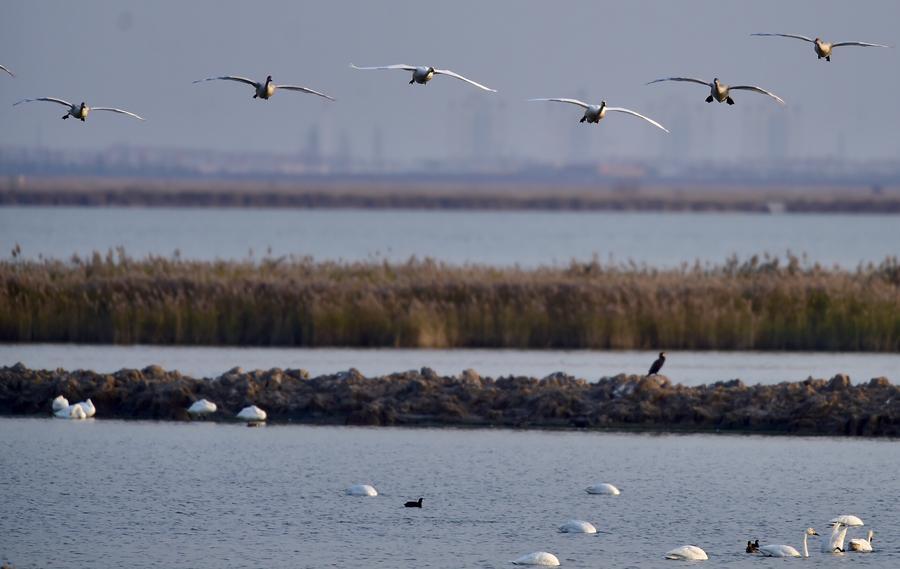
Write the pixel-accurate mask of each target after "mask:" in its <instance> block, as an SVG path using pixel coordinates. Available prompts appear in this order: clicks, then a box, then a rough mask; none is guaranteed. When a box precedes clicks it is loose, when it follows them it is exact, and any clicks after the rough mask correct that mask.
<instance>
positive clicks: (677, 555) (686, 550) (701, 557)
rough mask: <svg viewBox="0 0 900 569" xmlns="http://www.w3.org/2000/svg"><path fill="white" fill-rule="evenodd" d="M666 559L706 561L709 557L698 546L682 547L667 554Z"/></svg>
mask: <svg viewBox="0 0 900 569" xmlns="http://www.w3.org/2000/svg"><path fill="white" fill-rule="evenodd" d="M666 559H675V560H678V561H706V560H707V559H709V556H708V555H707V554H706V552H705V551H703V550H702V549H701V548H699V547H697V546H696V545H682V546H681V547H676V548H675V549H673V550H671V551H669V552H668V553H666Z"/></svg>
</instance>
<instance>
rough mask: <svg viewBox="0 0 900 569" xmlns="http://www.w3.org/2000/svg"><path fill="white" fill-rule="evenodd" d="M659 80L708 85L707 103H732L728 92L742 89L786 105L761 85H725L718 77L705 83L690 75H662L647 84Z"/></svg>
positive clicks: (732, 100)
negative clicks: (714, 101)
mask: <svg viewBox="0 0 900 569" xmlns="http://www.w3.org/2000/svg"><path fill="white" fill-rule="evenodd" d="M661 81H689V82H691V83H699V84H700V85H706V86H707V87H709V97H707V98H706V102H707V103H712V102H713V100H716V101H718V102H720V103H728V104H729V105H733V104H734V99H732V98H731V96H730V95H729V93H730V92H731V91H734V90H736V89H742V90H744V91H755V92H757V93H762V94H763V95H768V96H769V97H772V98H773V99H775V100H776V101H777V102H778V103H779V104H780V105H786V104H787V103H785V102H784V99H782V98H781V97H779V96H778V95H776V94H775V93H772V92H771V91H766V90H765V89H763V88H762V87H757V86H756V85H730V86H729V85H726V84H724V83H720V82H719V78H718V77H716V78H715V79H713V81H712V83H707V82H706V81H704V80H702V79H693V78H691V77H664V78H662V79H655V80H653V81H651V82H649V83H647V85H652V84H653V83H659V82H661Z"/></svg>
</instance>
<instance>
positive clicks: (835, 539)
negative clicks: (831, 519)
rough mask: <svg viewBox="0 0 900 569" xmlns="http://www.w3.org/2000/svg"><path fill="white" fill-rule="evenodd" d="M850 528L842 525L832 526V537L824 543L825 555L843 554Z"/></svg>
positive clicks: (835, 524)
mask: <svg viewBox="0 0 900 569" xmlns="http://www.w3.org/2000/svg"><path fill="white" fill-rule="evenodd" d="M848 529H849V528H848V527H847V526H845V525H843V524H840V523H834V524H832V525H831V536H830V537H829V538H828V541H823V542H822V551H823V552H824V553H843V551H844V539H845V538H846V537H847V530H848Z"/></svg>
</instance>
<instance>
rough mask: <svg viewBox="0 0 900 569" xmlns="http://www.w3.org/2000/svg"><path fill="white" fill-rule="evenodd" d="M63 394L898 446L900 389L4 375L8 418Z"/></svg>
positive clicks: (336, 420) (813, 384) (304, 415)
mask: <svg viewBox="0 0 900 569" xmlns="http://www.w3.org/2000/svg"><path fill="white" fill-rule="evenodd" d="M57 395H63V396H65V397H66V398H68V399H69V400H70V401H81V400H86V399H88V398H90V399H91V400H92V401H93V403H94V405H96V408H97V417H98V418H100V419H104V418H117V419H155V420H176V421H186V420H191V417H190V416H189V415H188V413H187V408H188V407H189V406H190V405H191V404H192V403H193V402H194V401H196V400H198V399H201V398H205V399H208V400H209V401H212V402H214V403H216V405H217V406H218V410H217V411H216V412H215V413H214V414H212V415H211V416H210V417H209V419H208V420H221V421H232V420H235V419H234V416H235V413H237V411H238V410H240V409H241V408H243V407H244V406H247V405H251V404H255V405H258V406H259V407H261V408H262V409H264V410H265V411H266V412H267V413H268V417H269V421H272V422H279V423H288V422H295V423H306V424H330V425H334V424H341V425H371V426H379V425H420V426H424V425H427V426H435V425H440V426H474V427H512V428H547V429H597V430H647V431H666V432H668V431H733V432H760V433H783V434H796V435H841V436H865V437H896V436H900V387H898V386H896V385H893V384H891V383H890V381H889V380H887V379H886V378H883V377H882V378H874V379H872V380H870V381H868V382H865V383H860V384H857V385H854V384H853V383H852V382H851V381H850V378H849V377H848V376H846V375H843V374H839V375H836V376H834V377H833V378H831V379H830V380H825V379H812V378H810V379H807V380H805V381H800V382H783V383H780V384H777V385H753V386H748V385H745V384H744V383H743V382H742V381H740V380H738V379H735V380H731V381H727V382H717V383H714V384H710V385H701V386H697V387H685V386H683V385H676V384H672V383H671V382H670V381H669V380H668V379H667V378H666V377H665V376H652V377H646V376H637V375H624V374H621V375H618V376H615V377H605V378H602V379H600V380H599V381H597V382H588V381H586V380H584V379H578V378H575V377H572V376H569V375H565V374H563V373H556V374H553V375H550V376H547V377H545V378H543V379H537V378H532V377H512V376H509V377H500V378H489V377H481V376H479V374H478V373H477V372H475V371H474V370H466V371H465V372H463V373H461V374H459V375H458V376H440V375H438V374H437V373H435V372H434V371H433V370H431V369H429V368H422V369H421V370H419V371H407V372H401V373H394V374H391V375H386V376H380V377H372V378H367V377H364V376H363V375H362V374H360V373H359V372H358V371H357V370H355V369H351V370H349V371H346V372H341V373H337V374H332V375H322V376H319V377H310V376H309V373H308V372H306V371H305V370H301V369H288V370H281V369H277V368H276V369H271V370H268V371H262V370H257V371H251V372H244V371H243V370H241V369H240V368H234V369H232V370H230V371H228V372H226V373H224V374H222V375H221V376H219V377H216V378H209V379H195V378H191V377H187V376H184V375H182V374H181V373H179V372H177V371H166V370H163V369H162V368H161V367H159V366H149V367H146V368H144V369H143V370H134V369H123V370H120V371H118V372H115V373H112V374H103V373H96V372H93V371H85V370H76V371H66V370H62V369H57V370H32V369H28V368H27V367H26V366H25V365H23V364H21V363H19V364H16V365H14V366H10V367H0V414H2V415H43V416H50V415H51V413H50V404H51V401H52V400H53V398H54V397H56V396H57Z"/></svg>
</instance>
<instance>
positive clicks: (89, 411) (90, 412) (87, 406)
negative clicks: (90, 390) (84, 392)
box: [76, 397, 97, 417]
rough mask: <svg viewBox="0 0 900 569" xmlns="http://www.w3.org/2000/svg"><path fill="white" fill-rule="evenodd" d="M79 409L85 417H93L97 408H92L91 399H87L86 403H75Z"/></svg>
mask: <svg viewBox="0 0 900 569" xmlns="http://www.w3.org/2000/svg"><path fill="white" fill-rule="evenodd" d="M76 405H78V406H79V407H81V409H82V410H83V411H84V415H85V417H93V416H94V415H95V414H96V413H97V408H96V407H94V402H93V401H91V398H90V397H88V398H87V401H82V402H81V403H76Z"/></svg>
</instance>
